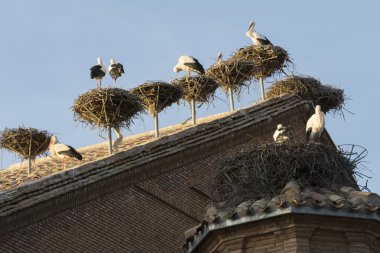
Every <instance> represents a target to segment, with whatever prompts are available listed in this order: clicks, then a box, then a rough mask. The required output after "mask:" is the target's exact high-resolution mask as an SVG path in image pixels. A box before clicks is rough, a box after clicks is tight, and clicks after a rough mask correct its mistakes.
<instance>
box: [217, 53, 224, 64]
mask: <svg viewBox="0 0 380 253" xmlns="http://www.w3.org/2000/svg"><path fill="white" fill-rule="evenodd" d="M222 57H223V54H222V52H219V53H218V58H217V60H216V61H217V62H222Z"/></svg>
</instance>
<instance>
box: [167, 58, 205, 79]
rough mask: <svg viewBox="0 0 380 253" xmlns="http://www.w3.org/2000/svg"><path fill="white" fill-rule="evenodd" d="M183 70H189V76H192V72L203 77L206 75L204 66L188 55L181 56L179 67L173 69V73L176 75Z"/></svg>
mask: <svg viewBox="0 0 380 253" xmlns="http://www.w3.org/2000/svg"><path fill="white" fill-rule="evenodd" d="M182 70H187V71H188V75H189V76H190V75H191V71H194V72H197V73H198V74H201V75H203V74H204V73H205V70H204V68H203V66H202V64H200V63H199V61H198V60H197V59H195V58H194V57H192V56H187V55H182V56H180V57H179V59H178V63H177V65H175V66H174V68H173V71H174V72H176V73H177V72H179V71H182Z"/></svg>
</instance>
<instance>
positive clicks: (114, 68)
mask: <svg viewBox="0 0 380 253" xmlns="http://www.w3.org/2000/svg"><path fill="white" fill-rule="evenodd" d="M108 73H110V76H111V77H112V79H113V80H114V81H115V84H116V79H117V78H118V77H121V75H122V74H124V67H123V65H122V64H120V63H117V62H116V61H115V59H111V60H110V65H109V66H108Z"/></svg>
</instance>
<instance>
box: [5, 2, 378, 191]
mask: <svg viewBox="0 0 380 253" xmlns="http://www.w3.org/2000/svg"><path fill="white" fill-rule="evenodd" d="M379 9H380V2H378V1H375V0H373V1H365V2H359V1H353V0H351V1H330V0H323V1H313V2H312V3H311V2H310V1H301V0H297V1H292V0H290V1H252V0H246V1H235V2H232V1H227V0H224V1H220V0H214V1H201V0H199V1H187V2H184V1H173V0H172V1H121V0H120V1H116V0H110V1H90V0H82V1H73V0H70V1H50V0H34V1H27V0H24V1H20V0H13V1H2V3H1V9H0V24H1V25H0V27H1V30H0V31H1V35H2V36H1V40H0V59H1V61H0V70H1V74H2V77H1V81H0V85H1V92H0V115H1V121H0V130H2V129H4V128H5V127H6V126H7V127H18V126H19V125H24V126H27V127H29V126H31V127H35V128H38V129H46V130H49V131H50V132H52V133H55V134H57V135H58V137H59V139H60V140H61V141H62V142H64V143H67V144H70V145H72V146H74V147H82V146H87V145H90V144H94V143H98V142H100V141H101V139H99V137H98V135H97V130H91V129H89V128H83V127H82V126H81V125H80V124H79V125H78V124H76V123H74V122H73V113H72V112H71V110H70V107H71V106H72V105H73V101H74V99H75V98H77V97H78V95H79V94H81V93H83V92H85V91H87V90H88V89H90V88H94V87H95V81H93V80H90V79H89V68H90V67H91V66H92V65H94V64H95V63H96V58H97V57H98V56H100V57H102V58H103V61H104V63H105V64H106V65H107V66H108V63H109V59H110V58H111V57H114V58H116V59H117V60H118V61H119V62H121V63H123V64H124V67H125V69H126V76H124V77H122V78H120V81H119V84H120V86H121V87H123V88H132V87H135V86H137V85H139V84H141V83H143V82H145V81H146V80H164V81H169V80H171V79H173V78H175V77H177V76H180V75H182V73H180V74H176V73H173V71H172V68H173V66H174V65H175V64H176V63H177V59H178V57H179V56H180V55H182V54H188V55H192V56H194V57H196V58H198V60H199V61H200V62H201V63H202V64H203V65H204V66H205V67H206V68H207V67H209V66H210V65H211V64H213V63H214V61H215V58H216V55H217V53H218V51H222V52H223V53H224V55H226V56H229V55H230V54H231V53H232V52H233V51H235V50H236V49H238V48H240V47H242V46H246V45H248V44H250V43H251V42H250V40H249V39H248V38H247V37H245V32H246V29H247V27H248V24H249V21H250V20H251V19H254V20H255V21H256V27H257V30H258V31H259V32H261V33H263V34H265V35H266V36H267V37H268V38H270V40H271V41H272V42H273V43H274V44H276V45H280V46H282V47H283V48H285V49H286V50H287V51H288V52H289V53H290V54H291V57H292V58H293V61H294V63H295V65H296V70H297V72H298V73H300V74H305V75H310V76H313V77H315V78H318V79H320V80H321V82H322V83H327V84H333V85H336V86H339V87H341V88H343V89H344V90H345V93H346V95H347V96H348V97H349V98H350V99H351V100H350V101H348V102H347V106H346V107H347V109H348V110H350V111H352V112H353V113H354V114H352V115H351V114H346V118H345V120H343V119H342V118H340V117H339V116H336V117H332V116H328V119H327V129H328V131H329V132H330V134H331V135H332V137H333V139H334V141H335V142H336V144H345V143H353V144H360V145H362V146H364V147H366V148H367V149H368V151H369V155H368V157H367V159H366V160H367V161H368V164H367V167H368V169H370V170H371V171H372V174H371V175H372V176H373V179H372V180H370V183H369V186H370V188H371V189H372V190H373V191H375V192H378V193H380V184H379V183H380V172H379V166H380V152H379V151H380V147H379V143H378V142H379V140H380V138H379V137H378V136H377V135H375V133H376V132H378V131H379V130H378V126H377V125H379V124H380V122H379V117H378V114H379V113H378V112H377V110H378V108H379V106H380V99H379V94H380V86H379V84H378V83H379V76H378V69H379V63H378V61H379V59H380V50H379V44H380V43H379V40H380V28H379V27H380V18H379V16H378V10H379ZM104 83H111V80H110V78H109V77H107V78H106V79H105V81H104ZM258 93H259V89H258V88H257V87H256V88H252V89H251V91H250V94H246V95H244V96H243V97H242V99H241V102H240V103H239V104H238V106H247V105H250V104H252V103H253V102H254V101H256V99H257V98H258ZM218 97H219V98H220V99H218V100H217V101H215V103H214V105H213V106H209V107H206V106H205V107H204V108H201V109H199V112H198V114H199V116H206V115H212V114H215V113H219V112H224V111H227V110H228V104H227V100H226V96H225V95H224V94H223V93H221V92H219V93H218ZM189 116H190V113H189V110H188V108H187V107H180V108H178V107H177V106H173V107H172V108H170V109H168V110H167V111H166V112H165V113H162V114H160V121H161V126H167V125H171V124H175V123H179V122H182V121H183V120H185V119H186V118H188V117H189ZM152 129H153V122H152V120H151V118H149V117H144V120H143V121H139V120H138V121H136V124H135V125H133V126H132V128H131V131H132V133H138V132H144V131H147V130H152ZM124 132H125V134H126V135H127V134H130V132H128V131H124ZM18 161H19V159H18V158H17V157H15V156H14V155H12V154H9V153H7V152H3V156H2V165H1V167H2V168H6V167H8V165H9V164H13V163H16V162H18ZM367 173H368V172H367Z"/></svg>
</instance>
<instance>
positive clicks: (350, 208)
mask: <svg viewBox="0 0 380 253" xmlns="http://www.w3.org/2000/svg"><path fill="white" fill-rule="evenodd" d="M288 213H304V214H320V215H332V216H334V215H336V216H341V215H343V214H344V215H346V216H352V217H360V218H367V219H376V220H378V221H380V196H379V195H378V194H376V193H370V192H362V191H357V190H355V189H353V188H350V187H342V188H341V192H339V193H334V192H331V191H327V190H324V189H317V188H316V189H305V190H303V191H301V187H300V185H298V184H297V182H295V181H292V182H289V183H288V184H287V185H286V186H285V187H284V189H283V190H282V192H281V194H279V195H277V196H275V197H273V198H272V199H271V200H270V201H267V200H265V199H259V200H256V201H253V202H252V201H251V200H249V201H245V202H243V203H241V204H239V205H238V206H237V207H236V208H235V209H231V208H230V207H225V206H224V203H217V204H216V205H215V206H210V207H209V208H208V209H207V213H206V218H205V219H204V221H203V222H202V223H201V224H199V225H198V226H197V232H196V233H194V234H191V233H189V231H191V230H188V232H187V233H186V234H185V238H186V244H185V245H184V249H185V250H186V251H187V252H191V251H192V249H193V248H194V247H196V245H197V244H198V243H199V242H200V241H201V240H202V239H203V238H204V237H205V235H206V234H207V233H208V232H209V231H210V230H215V229H220V228H223V227H228V226H233V225H235V224H236V225H237V224H241V223H245V222H252V221H255V220H261V219H265V218H268V217H273V216H278V215H282V214H288ZM247 217H249V219H247ZM241 219H243V220H241ZM228 221H230V222H228ZM233 221H235V223H234V222H233ZM189 237H191V238H189Z"/></svg>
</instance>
